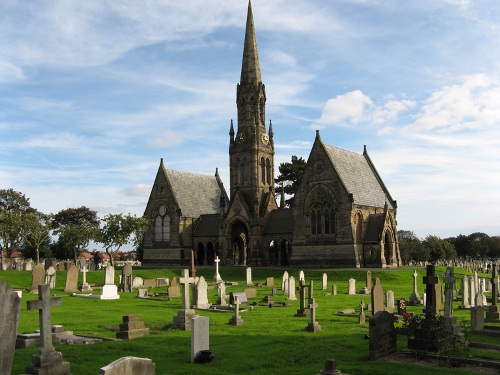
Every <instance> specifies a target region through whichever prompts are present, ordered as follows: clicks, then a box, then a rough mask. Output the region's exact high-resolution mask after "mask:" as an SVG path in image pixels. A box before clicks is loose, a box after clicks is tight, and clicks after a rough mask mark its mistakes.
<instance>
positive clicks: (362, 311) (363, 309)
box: [359, 300, 366, 313]
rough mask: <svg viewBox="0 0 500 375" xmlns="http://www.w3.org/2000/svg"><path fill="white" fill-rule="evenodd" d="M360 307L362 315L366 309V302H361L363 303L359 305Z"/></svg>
mask: <svg viewBox="0 0 500 375" xmlns="http://www.w3.org/2000/svg"><path fill="white" fill-rule="evenodd" d="M359 307H361V313H364V312H365V309H366V303H365V301H364V300H361V303H360V304H359Z"/></svg>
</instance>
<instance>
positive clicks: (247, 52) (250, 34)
mask: <svg viewBox="0 0 500 375" xmlns="http://www.w3.org/2000/svg"><path fill="white" fill-rule="evenodd" d="M252 82H253V83H254V84H255V85H256V86H257V85H258V84H259V83H260V82H262V78H261V76H260V65H259V54H258V52H257V38H256V37H255V27H254V24H253V14H252V4H251V2H250V0H249V1H248V13H247V26H246V32H245V46H244V49H243V63H242V65H241V78H240V84H241V85H245V84H251V83H252Z"/></svg>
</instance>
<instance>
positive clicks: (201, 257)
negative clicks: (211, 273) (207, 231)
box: [197, 242, 205, 266]
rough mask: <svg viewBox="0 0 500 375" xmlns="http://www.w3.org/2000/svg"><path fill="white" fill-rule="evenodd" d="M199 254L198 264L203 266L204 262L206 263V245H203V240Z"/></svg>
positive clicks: (199, 247)
mask: <svg viewBox="0 0 500 375" xmlns="http://www.w3.org/2000/svg"><path fill="white" fill-rule="evenodd" d="M197 256H198V265H199V266H203V264H204V263H205V246H203V244H202V243H201V242H200V243H199V244H198V252H197Z"/></svg>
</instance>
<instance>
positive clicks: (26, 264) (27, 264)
mask: <svg viewBox="0 0 500 375" xmlns="http://www.w3.org/2000/svg"><path fill="white" fill-rule="evenodd" d="M32 268H33V264H32V263H31V262H24V263H23V270H24V271H31V270H32Z"/></svg>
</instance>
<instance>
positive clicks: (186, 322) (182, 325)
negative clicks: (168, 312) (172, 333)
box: [173, 309, 195, 331]
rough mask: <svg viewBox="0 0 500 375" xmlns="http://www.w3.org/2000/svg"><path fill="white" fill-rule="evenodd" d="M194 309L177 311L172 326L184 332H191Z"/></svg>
mask: <svg viewBox="0 0 500 375" xmlns="http://www.w3.org/2000/svg"><path fill="white" fill-rule="evenodd" d="M194 316H195V311H194V309H181V310H178V311H177V316H174V319H173V325H174V326H175V327H177V328H179V329H182V330H184V331H191V319H192V318H194Z"/></svg>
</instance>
